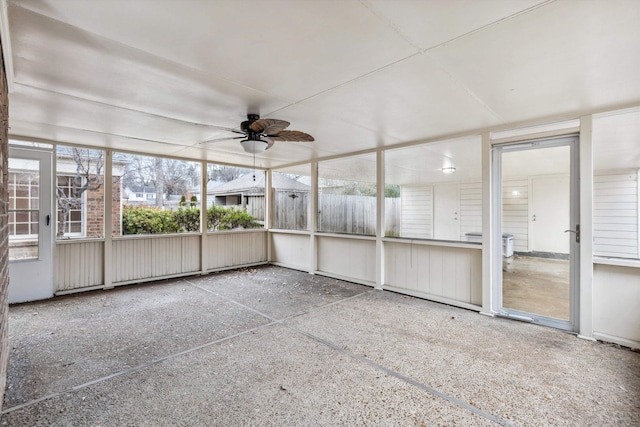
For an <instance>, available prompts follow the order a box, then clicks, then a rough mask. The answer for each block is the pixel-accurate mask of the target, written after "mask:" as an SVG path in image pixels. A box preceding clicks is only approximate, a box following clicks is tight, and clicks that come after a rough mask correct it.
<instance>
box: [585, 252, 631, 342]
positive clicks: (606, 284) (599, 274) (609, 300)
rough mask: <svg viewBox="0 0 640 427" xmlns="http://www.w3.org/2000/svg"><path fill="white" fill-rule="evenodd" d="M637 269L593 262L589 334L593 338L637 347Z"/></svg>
mask: <svg viewBox="0 0 640 427" xmlns="http://www.w3.org/2000/svg"><path fill="white" fill-rule="evenodd" d="M638 301H640V268H637V267H623V266H617V265H602V264H595V265H594V269H593V334H594V336H595V337H596V338H598V339H601V340H604V341H609V342H614V343H617V344H621V345H625V346H629V347H632V348H640V310H638Z"/></svg>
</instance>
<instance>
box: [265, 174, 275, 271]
mask: <svg viewBox="0 0 640 427" xmlns="http://www.w3.org/2000/svg"><path fill="white" fill-rule="evenodd" d="M272 183H273V172H272V171H271V169H268V170H266V171H264V185H265V188H264V203H265V206H264V228H265V229H266V230H267V261H268V262H273V254H272V247H273V244H272V241H271V240H272V236H271V233H270V232H269V230H271V227H272V226H273V215H274V206H273V204H274V199H273V196H272V195H273V184H272Z"/></svg>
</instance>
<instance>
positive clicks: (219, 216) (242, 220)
mask: <svg viewBox="0 0 640 427" xmlns="http://www.w3.org/2000/svg"><path fill="white" fill-rule="evenodd" d="M258 227H261V225H260V223H258V222H256V219H255V218H254V217H252V216H251V215H249V214H248V213H247V212H246V211H244V210H242V209H238V208H236V207H235V206H230V207H227V206H211V207H210V208H209V209H207V229H209V230H233V229H234V228H258Z"/></svg>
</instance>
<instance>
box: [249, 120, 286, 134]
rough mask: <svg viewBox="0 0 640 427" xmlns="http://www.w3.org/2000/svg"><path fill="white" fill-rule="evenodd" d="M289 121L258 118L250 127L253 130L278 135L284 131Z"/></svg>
mask: <svg viewBox="0 0 640 427" xmlns="http://www.w3.org/2000/svg"><path fill="white" fill-rule="evenodd" d="M289 124H290V123H289V122H287V121H285V120H278V119H258V120H256V121H255V122H253V123H251V125H249V127H250V128H251V130H252V131H254V132H258V133H263V134H265V135H269V136H271V135H277V134H279V133H280V132H282V131H283V130H284V129H285V128H286V127H287V126H289Z"/></svg>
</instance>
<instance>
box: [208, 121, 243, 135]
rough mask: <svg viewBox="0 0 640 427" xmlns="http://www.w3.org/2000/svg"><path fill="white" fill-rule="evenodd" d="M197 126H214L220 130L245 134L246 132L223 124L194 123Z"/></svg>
mask: <svg viewBox="0 0 640 427" xmlns="http://www.w3.org/2000/svg"><path fill="white" fill-rule="evenodd" d="M196 124H197V125H198V126H204V127H208V128H214V129H220V130H226V131H227V132H233V133H241V134H243V135H246V132H244V131H241V130H240V129H234V128H228V127H225V126H218V125H206V124H204V123H196Z"/></svg>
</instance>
